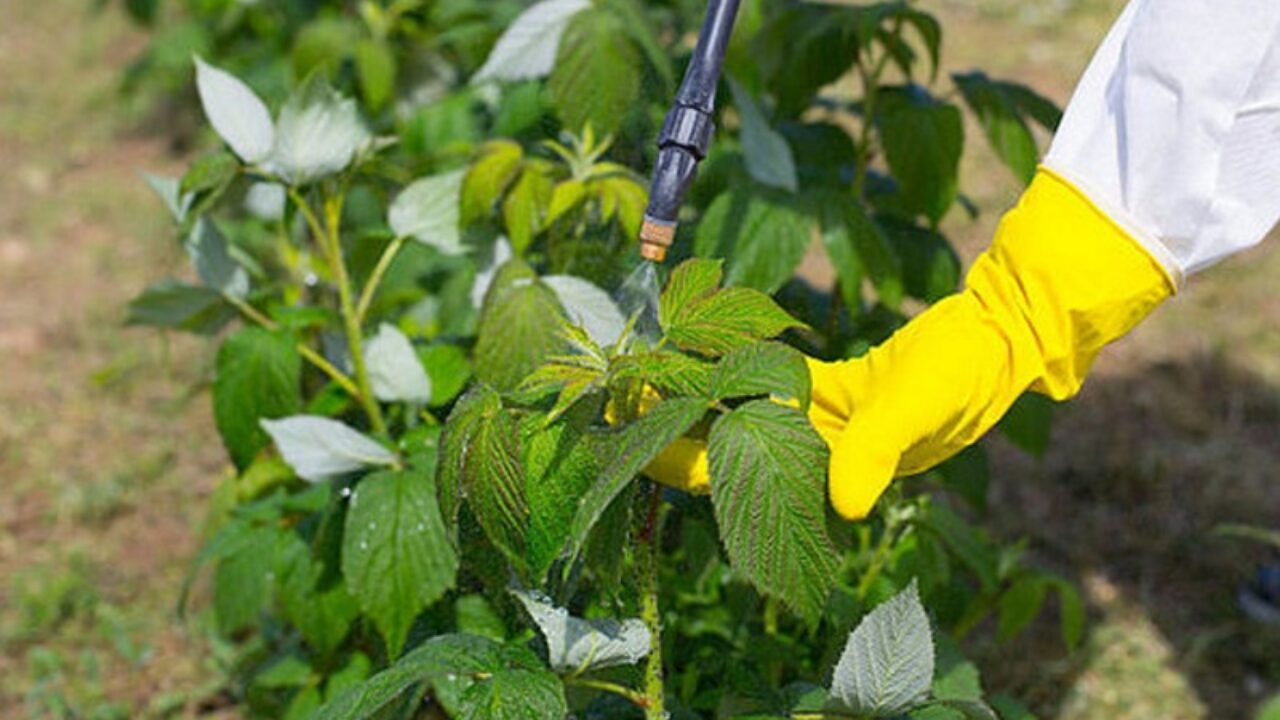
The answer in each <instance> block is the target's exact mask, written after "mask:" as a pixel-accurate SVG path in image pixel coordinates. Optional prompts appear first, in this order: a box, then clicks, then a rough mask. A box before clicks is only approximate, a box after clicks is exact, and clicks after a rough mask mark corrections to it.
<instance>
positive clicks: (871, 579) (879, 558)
mask: <svg viewBox="0 0 1280 720" xmlns="http://www.w3.org/2000/svg"><path fill="white" fill-rule="evenodd" d="M897 535H898V526H897V524H896V523H894V522H892V521H887V522H886V523H885V526H884V534H882V535H881V536H880V542H879V543H878V544H877V545H876V549H875V553H874V554H873V555H872V556H871V564H869V565H868V566H867V571H866V572H865V573H863V574H862V579H861V580H859V581H858V602H862V601H864V600H866V599H867V594H868V593H870V592H871V586H872V585H873V584H875V581H876V580H877V579H879V578H880V573H881V572H882V571H883V570H884V566H885V563H887V562H888V561H889V556H890V555H891V554H893V544H894V540H895V539H896V538H897Z"/></svg>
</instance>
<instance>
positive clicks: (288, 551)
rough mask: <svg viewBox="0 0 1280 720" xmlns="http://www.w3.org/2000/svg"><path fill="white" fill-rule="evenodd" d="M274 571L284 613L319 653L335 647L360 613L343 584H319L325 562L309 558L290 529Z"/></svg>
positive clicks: (299, 539)
mask: <svg viewBox="0 0 1280 720" xmlns="http://www.w3.org/2000/svg"><path fill="white" fill-rule="evenodd" d="M275 574H276V580H277V583H276V588H277V595H278V597H279V600H280V609H281V610H282V611H283V614H284V616H285V617H286V618H288V620H289V622H291V623H293V625H294V627H296V628H298V632H300V633H302V637H303V638H305V639H306V641H307V644H308V645H310V646H311V647H312V649H314V650H315V651H316V652H318V653H320V655H321V656H328V655H330V654H331V653H333V652H334V651H335V650H337V649H338V647H339V646H340V645H341V644H342V641H343V640H344V639H345V638H346V636H347V632H348V631H349V630H350V629H351V623H352V622H353V621H354V620H355V619H356V617H357V616H358V615H359V614H360V607H359V606H358V605H357V604H356V601H355V599H354V598H352V597H351V595H350V594H349V593H348V592H347V588H346V586H345V585H344V584H343V583H340V582H339V583H333V584H332V585H329V586H327V587H322V586H321V581H322V579H323V578H324V575H325V567H324V565H323V564H322V563H320V562H319V561H316V560H314V559H313V558H312V555H311V548H310V547H308V546H307V544H306V543H305V542H303V540H302V538H301V537H299V536H298V535H297V534H296V533H292V532H290V533H288V534H287V536H286V537H285V539H284V540H283V541H282V542H281V545H280V550H279V553H278V555H277V557H276V566H275Z"/></svg>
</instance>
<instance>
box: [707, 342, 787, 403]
mask: <svg viewBox="0 0 1280 720" xmlns="http://www.w3.org/2000/svg"><path fill="white" fill-rule="evenodd" d="M809 390H810V379H809V367H808V366H807V365H805V361H804V356H803V355H801V354H800V353H799V351H797V350H795V349H793V348H790V347H788V346H786V345H783V344H782V343H777V342H760V343H755V344H754V345H746V346H744V347H740V348H738V349H737V350H734V351H732V352H730V353H729V354H728V355H725V356H724V357H723V358H721V360H720V363H719V364H718V365H716V369H715V372H713V373H712V375H711V383H710V388H709V391H710V393H711V395H712V397H715V398H718V399H721V400H723V399H726V398H741V397H751V396H758V395H768V396H772V397H773V398H775V399H779V400H784V401H793V402H797V403H799V405H800V409H801V410H804V409H807V408H808V407H809Z"/></svg>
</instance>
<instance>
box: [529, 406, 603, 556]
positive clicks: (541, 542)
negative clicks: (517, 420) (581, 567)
mask: <svg viewBox="0 0 1280 720" xmlns="http://www.w3.org/2000/svg"><path fill="white" fill-rule="evenodd" d="M575 419H576V418H574V417H572V416H570V417H569V418H567V419H566V420H564V421H561V422H558V423H556V424H554V425H551V426H549V427H541V425H542V419H541V417H539V416H536V415H535V416H531V418H530V421H529V422H527V423H526V433H525V437H524V447H523V449H524V466H525V468H526V478H527V479H526V482H525V489H526V492H527V494H528V498H529V525H528V546H527V557H528V562H529V570H530V573H531V575H532V577H533V578H535V579H539V578H541V577H542V576H543V575H545V574H546V572H547V569H548V568H550V567H551V563H552V562H553V561H555V559H556V558H557V557H559V556H560V553H561V552H562V551H563V550H564V546H565V543H566V542H567V541H568V539H569V531H570V527H571V526H572V524H573V516H574V513H575V511H576V510H577V505H578V499H579V498H581V497H582V496H583V494H584V493H585V492H586V491H587V489H588V488H590V487H591V483H592V481H593V480H595V478H596V476H597V475H599V474H600V461H599V458H598V457H597V456H596V450H595V448H594V447H593V444H592V442H591V438H590V437H589V436H587V435H586V434H585V433H584V432H583V431H582V429H581V428H580V427H578V425H580V424H581V423H578V422H574V421H575Z"/></svg>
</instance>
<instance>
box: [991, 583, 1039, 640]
mask: <svg viewBox="0 0 1280 720" xmlns="http://www.w3.org/2000/svg"><path fill="white" fill-rule="evenodd" d="M1045 590H1046V588H1045V584H1044V581H1043V580H1042V579H1041V578H1039V577H1036V576H1034V575H1032V576H1028V577H1024V578H1022V579H1020V580H1018V581H1017V582H1015V583H1014V584H1013V585H1012V586H1011V587H1010V588H1009V589H1008V590H1006V591H1005V592H1004V594H1003V595H1001V596H1000V625H999V629H998V630H997V632H996V636H997V637H998V638H999V639H1000V641H1001V642H1008V641H1009V640H1012V639H1013V638H1014V637H1016V636H1017V635H1018V634H1019V633H1021V632H1022V631H1023V630H1025V629H1026V627H1027V626H1028V625H1030V624H1031V621H1032V620H1034V619H1035V618H1036V616H1037V615H1039V614H1040V608H1041V607H1043V606H1044V596H1045Z"/></svg>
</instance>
